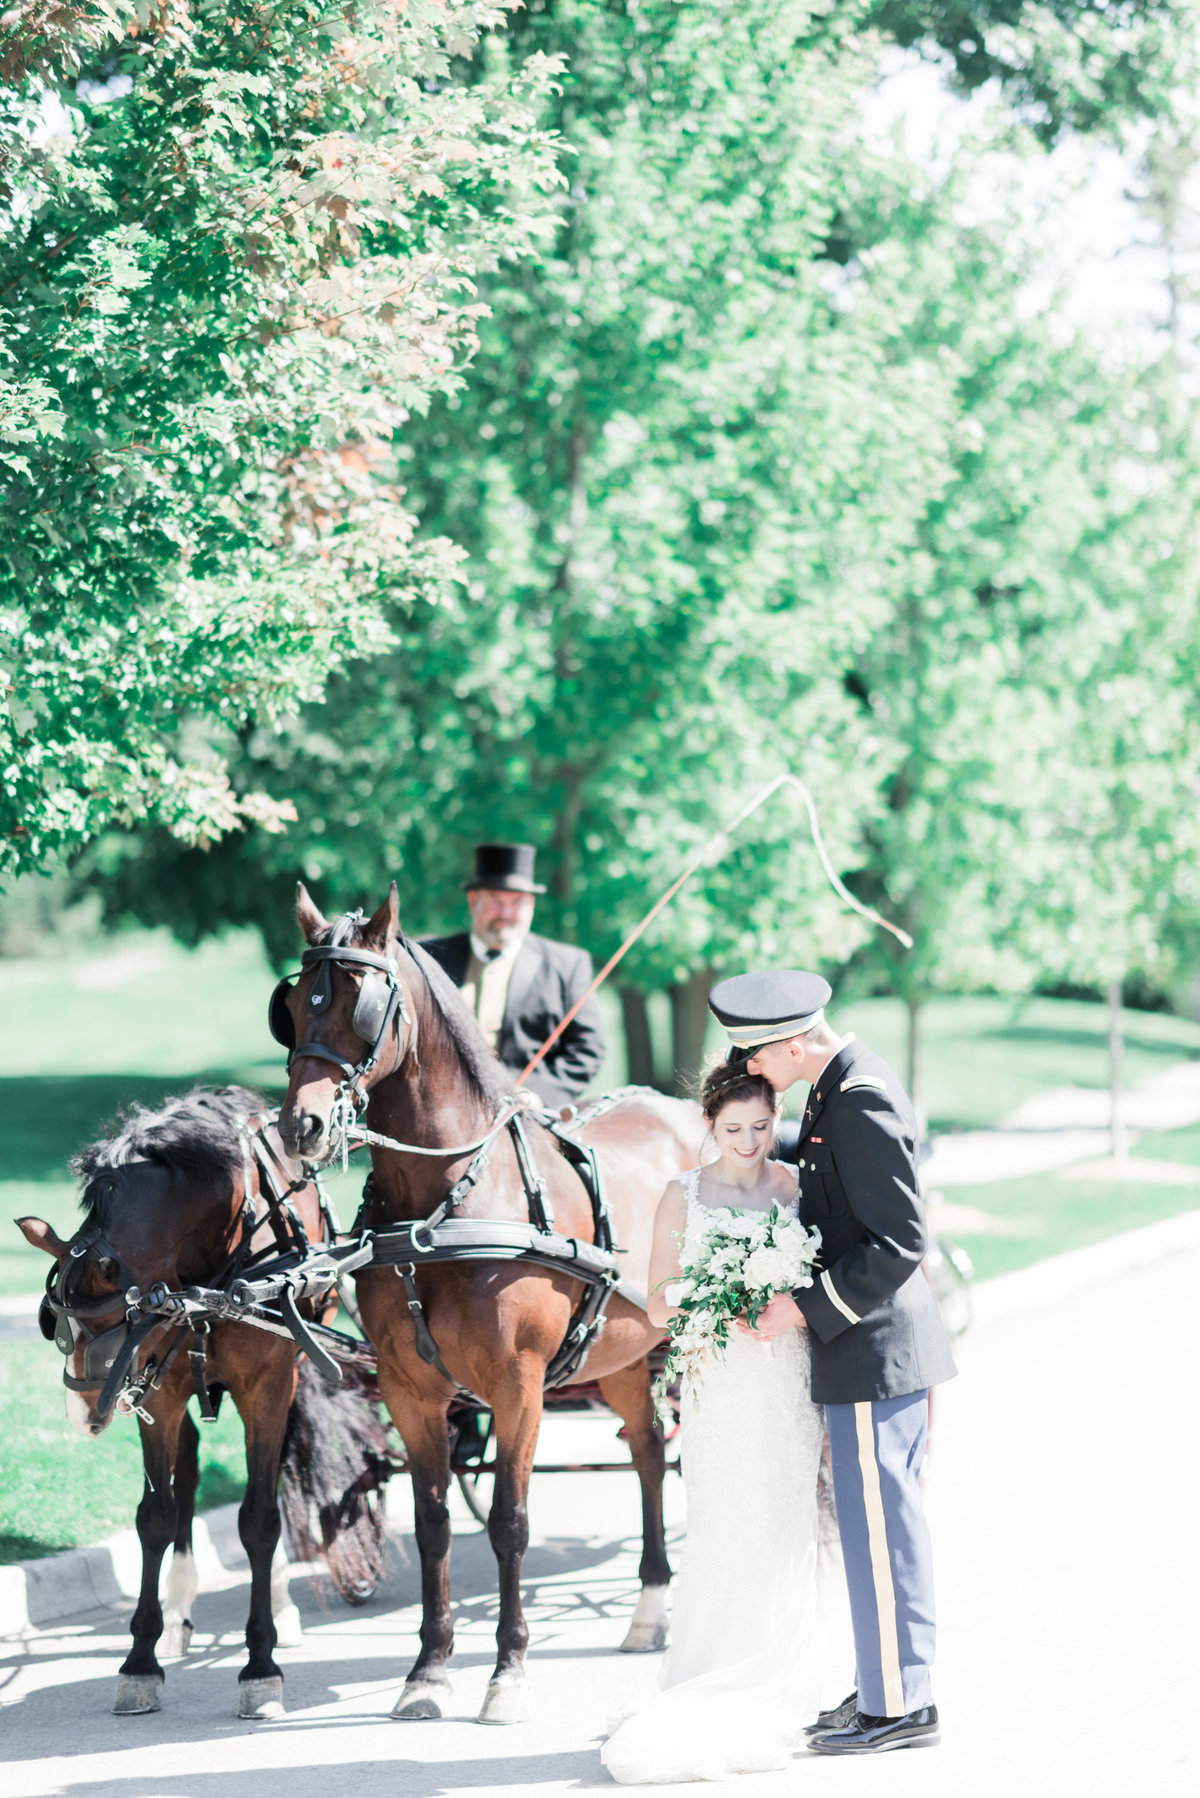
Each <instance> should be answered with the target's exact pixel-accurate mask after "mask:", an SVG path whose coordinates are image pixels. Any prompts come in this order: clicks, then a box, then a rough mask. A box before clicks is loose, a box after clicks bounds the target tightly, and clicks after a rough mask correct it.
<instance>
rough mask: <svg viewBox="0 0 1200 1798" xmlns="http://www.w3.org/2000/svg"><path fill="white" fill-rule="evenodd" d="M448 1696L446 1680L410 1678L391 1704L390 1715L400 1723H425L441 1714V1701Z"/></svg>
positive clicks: (448, 1689) (447, 1682)
mask: <svg viewBox="0 0 1200 1798" xmlns="http://www.w3.org/2000/svg"><path fill="white" fill-rule="evenodd" d="M449 1696H450V1682H449V1681H448V1680H436V1681H435V1680H431V1679H410V1680H409V1681H408V1684H407V1685H406V1686H405V1688H404V1690H403V1692H401V1694H400V1696H399V1698H397V1700H396V1702H395V1704H394V1705H393V1706H392V1716H393V1717H398V1718H399V1719H400V1721H401V1722H402V1723H427V1722H429V1721H430V1719H431V1718H434V1717H440V1716H442V1714H443V1712H442V1701H443V1699H446V1698H449Z"/></svg>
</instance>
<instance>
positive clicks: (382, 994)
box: [268, 911, 417, 1154]
mask: <svg viewBox="0 0 1200 1798" xmlns="http://www.w3.org/2000/svg"><path fill="white" fill-rule="evenodd" d="M362 921H363V913H362V912H361V911H353V912H343V914H342V916H341V917H340V918H338V920H337V922H336V923H335V924H334V926H333V929H332V931H331V933H330V937H329V941H328V942H327V943H321V944H319V945H317V946H316V947H314V948H309V949H306V950H305V951H304V953H303V955H302V956H301V957H300V973H299V974H293V975H285V976H284V978H283V979H282V980H281V981H280V982H279V983H278V985H277V986H276V988H275V990H274V992H273V993H272V994H271V1003H270V1009H269V1013H268V1017H269V1023H270V1029H271V1035H272V1036H273V1037H274V1038H275V1041H276V1042H277V1043H279V1044H281V1045H282V1047H283V1048H285V1049H286V1050H287V1052H288V1059H287V1065H288V1071H289V1073H290V1072H291V1069H292V1067H293V1066H294V1064H295V1063H296V1062H297V1061H302V1060H305V1059H309V1060H315V1061H329V1062H332V1063H333V1065H334V1067H336V1068H340V1070H341V1073H342V1079H341V1082H340V1084H339V1085H338V1088H337V1091H336V1092H335V1093H334V1096H333V1105H332V1107H331V1110H330V1118H329V1133H330V1136H331V1138H334V1139H335V1140H336V1139H337V1138H340V1139H341V1141H342V1144H343V1154H344V1146H345V1140H346V1132H347V1130H348V1129H349V1128H350V1127H351V1126H353V1125H354V1124H356V1123H357V1121H358V1115H359V1113H360V1111H362V1110H363V1108H364V1107H365V1105H366V1103H367V1093H366V1092H365V1091H364V1089H363V1084H362V1083H363V1081H364V1080H365V1079H366V1077H367V1075H368V1074H370V1073H371V1072H373V1070H374V1069H375V1068H376V1067H378V1065H379V1063H380V1060H381V1058H382V1057H383V1055H384V1052H385V1046H386V1044H387V1042H388V1039H389V1038H390V1037H391V1035H392V1032H393V1029H395V1037H396V1043H395V1059H394V1060H393V1062H392V1066H391V1067H390V1068H389V1070H388V1072H389V1074H394V1073H395V1072H396V1069H397V1068H398V1067H399V1066H400V1064H401V1062H403V1060H404V1059H405V1057H406V1056H407V1055H408V1054H409V1053H410V1052H415V1050H416V1046H417V1025H416V1020H415V1017H414V1016H412V1015H411V1014H410V1012H409V1009H408V1006H407V1004H406V1003H405V997H404V988H403V986H402V985H401V982H400V969H399V965H398V963H397V962H396V960H395V958H394V956H392V955H391V954H387V955H377V954H375V953H374V952H373V951H372V950H370V949H356V948H353V947H351V946H350V945H348V944H347V942H346V938H347V937H348V936H349V935H350V932H351V931H352V930H353V929H354V928H355V927H356V926H357V925H359V924H361V923H362ZM335 964H336V965H337V966H338V967H342V968H365V969H368V970H369V972H368V973H367V974H366V975H365V977H364V979H363V983H362V986H361V988H360V989H359V994H358V998H357V999H356V1000H355V1004H354V1011H353V1014H352V1016H351V1019H350V1027H351V1029H352V1030H353V1031H354V1034H355V1035H356V1036H357V1037H358V1038H359V1039H360V1040H361V1041H362V1042H364V1043H366V1044H368V1048H367V1052H366V1054H365V1055H363V1056H361V1057H360V1058H359V1060H358V1061H357V1062H352V1061H348V1060H347V1059H346V1057H345V1056H344V1055H339V1054H338V1052H337V1050H336V1049H332V1048H330V1046H329V1044H328V1043H326V1042H322V1040H321V1039H320V1037H318V1036H306V1037H305V1038H304V1040H303V1041H302V1042H299V1043H298V1042H297V1041H296V1036H295V1029H294V1026H293V1023H292V1014H291V1012H290V1011H289V1010H288V1006H287V1000H288V996H289V994H290V993H291V991H292V989H293V987H294V986H295V984H296V982H297V981H298V980H299V979H300V978H301V976H302V975H303V974H306V973H309V972H311V971H313V970H315V978H314V980H313V983H312V986H311V987H310V989H309V993H308V997H307V999H306V1000H305V1002H304V1010H305V1022H306V1025H307V1024H308V1023H309V1020H312V1021H314V1022H318V1023H319V1020H320V1019H322V1018H323V1017H325V1015H326V1014H327V1012H328V1010H329V1007H330V1004H331V1002H332V999H333V977H332V976H333V967H334V965H335ZM397 1022H398V1023H399V1024H400V1025H403V1027H404V1028H403V1029H402V1030H401V1029H399V1028H396V1026H397Z"/></svg>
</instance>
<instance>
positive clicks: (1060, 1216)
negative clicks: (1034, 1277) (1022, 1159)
mask: <svg viewBox="0 0 1200 1798" xmlns="http://www.w3.org/2000/svg"><path fill="white" fill-rule="evenodd" d="M1132 1154H1133V1157H1134V1159H1135V1160H1136V1161H1174V1162H1180V1163H1182V1164H1183V1165H1184V1166H1186V1167H1191V1168H1194V1169H1195V1170H1196V1178H1195V1183H1194V1184H1193V1185H1182V1186H1157V1185H1154V1184H1153V1183H1151V1182H1149V1181H1147V1180H1144V1179H1139V1178H1138V1177H1137V1175H1136V1174H1135V1175H1134V1176H1132V1177H1131V1178H1130V1179H1129V1180H1086V1179H1080V1178H1079V1177H1078V1175H1072V1172H1071V1169H1070V1168H1064V1169H1062V1170H1061V1171H1059V1170H1055V1171H1053V1172H1048V1173H1044V1174H1028V1175H1026V1176H1025V1177H1024V1178H1022V1179H1020V1180H1001V1181H997V1183H996V1184H995V1185H994V1186H959V1187H947V1188H946V1198H947V1199H948V1200H949V1201H950V1203H951V1204H956V1205H963V1206H973V1207H975V1208H976V1209H978V1210H980V1211H985V1212H987V1213H989V1215H991V1216H992V1217H995V1218H997V1219H998V1220H1000V1221H1001V1222H1002V1223H1003V1224H1004V1225H1005V1228H1004V1230H1003V1231H1002V1232H996V1233H994V1234H993V1233H991V1232H987V1233H984V1232H979V1233H976V1232H973V1231H970V1230H958V1229H955V1230H951V1231H949V1232H948V1234H950V1235H952V1236H953V1237H954V1240H955V1241H956V1242H961V1243H962V1244H963V1246H964V1247H965V1248H966V1249H967V1251H968V1252H969V1254H970V1256H971V1259H972V1261H974V1263H975V1271H976V1273H977V1274H978V1276H979V1278H980V1279H982V1280H986V1279H988V1278H990V1277H991V1275H993V1274H1007V1273H1012V1272H1013V1271H1014V1269H1016V1268H1019V1267H1030V1266H1032V1264H1033V1263H1034V1262H1035V1261H1044V1260H1045V1259H1046V1257H1047V1256H1049V1255H1062V1254H1065V1253H1066V1251H1067V1250H1068V1249H1079V1248H1083V1247H1084V1246H1085V1245H1086V1244H1087V1243H1089V1242H1103V1241H1104V1239H1105V1238H1106V1237H1108V1236H1117V1235H1119V1234H1120V1233H1121V1232H1122V1231H1125V1230H1137V1229H1140V1228H1141V1226H1142V1225H1143V1224H1156V1223H1158V1222H1159V1221H1160V1220H1161V1219H1162V1218H1165V1217H1177V1216H1179V1215H1180V1213H1181V1212H1184V1211H1196V1210H1200V1124H1191V1125H1189V1126H1187V1127H1185V1128H1184V1129H1182V1130H1158V1131H1154V1132H1152V1133H1151V1134H1149V1135H1146V1136H1143V1137H1140V1138H1139V1139H1138V1141H1137V1143H1136V1144H1135V1146H1134V1148H1133V1150H1132Z"/></svg>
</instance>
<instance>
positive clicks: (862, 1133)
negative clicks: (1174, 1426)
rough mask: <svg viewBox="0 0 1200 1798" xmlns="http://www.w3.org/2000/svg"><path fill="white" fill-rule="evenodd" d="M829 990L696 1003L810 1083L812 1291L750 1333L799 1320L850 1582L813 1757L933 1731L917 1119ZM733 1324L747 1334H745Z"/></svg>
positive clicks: (733, 1035)
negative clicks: (834, 1697)
mask: <svg viewBox="0 0 1200 1798" xmlns="http://www.w3.org/2000/svg"><path fill="white" fill-rule="evenodd" d="M829 997H830V988H829V985H828V982H827V981H825V980H822V979H821V977H820V975H819V974H807V973H802V972H798V971H788V972H776V973H761V974H742V975H739V976H737V977H736V978H735V979H732V980H723V981H721V983H720V984H719V985H718V986H715V987H714V988H713V990H712V992H711V994H710V995H709V1005H710V1007H711V1009H712V1011H713V1014H714V1016H715V1017H716V1018H717V1019H718V1021H719V1022H720V1023H721V1024H723V1025H724V1027H725V1030H726V1032H727V1034H728V1036H729V1040H730V1043H731V1045H732V1046H731V1048H730V1050H729V1059H730V1061H744V1062H745V1064H746V1067H747V1069H748V1071H749V1072H750V1073H752V1074H759V1075H762V1076H763V1077H764V1078H765V1079H767V1080H768V1081H770V1083H771V1085H772V1086H773V1087H774V1088H775V1090H776V1092H784V1091H785V1090H786V1089H787V1088H788V1087H789V1086H793V1085H795V1083H796V1082H797V1081H799V1080H803V1081H807V1082H809V1084H810V1088H811V1090H810V1092H809V1095H808V1103H807V1105H806V1108H805V1112H804V1117H803V1119H802V1121H801V1126H800V1143H799V1155H798V1159H799V1169H800V1219H801V1222H802V1223H804V1224H806V1225H808V1226H810V1227H812V1226H815V1227H816V1228H817V1229H819V1230H820V1232H821V1243H822V1247H821V1254H820V1257H819V1259H818V1263H817V1268H818V1269H819V1272H817V1271H816V1270H814V1271H815V1272H816V1278H815V1279H814V1281H813V1284H812V1285H811V1286H808V1287H802V1288H800V1289H798V1290H797V1291H795V1292H792V1293H786V1292H783V1293H776V1295H775V1297H774V1298H773V1299H772V1300H771V1301H770V1303H769V1304H768V1306H767V1307H766V1309H765V1310H764V1312H763V1313H762V1316H761V1317H760V1319H759V1322H758V1325H757V1331H758V1334H760V1335H762V1336H765V1337H768V1338H774V1337H776V1336H780V1335H782V1334H783V1333H784V1332H785V1331H786V1330H793V1329H807V1331H808V1335H809V1341H810V1344H811V1347H812V1396H813V1398H814V1399H815V1400H816V1402H817V1403H818V1404H823V1405H824V1407H825V1421H826V1425H827V1427H828V1430H829V1441H830V1447H831V1450H832V1458H833V1488H834V1497H835V1500H836V1502H837V1514H838V1525H839V1529H840V1531H841V1537H842V1552H843V1557H844V1560H845V1564H846V1584H847V1586H848V1587H849V1592H850V1614H851V1619H852V1622H853V1625H854V1650H855V1660H856V1664H857V1669H858V1690H857V1692H855V1693H854V1694H852V1696H851V1697H850V1698H848V1699H847V1700H846V1701H845V1703H844V1704H843V1705H842V1706H840V1707H839V1709H838V1710H837V1711H836V1712H832V1713H826V1714H825V1715H824V1716H823V1717H822V1718H821V1719H820V1721H819V1725H818V1728H817V1730H816V1732H815V1733H813V1734H812V1743H811V1745H812V1747H813V1748H815V1749H817V1750H818V1751H819V1752H821V1753H823V1754H874V1753H879V1752H880V1751H881V1750H883V1749H889V1748H907V1747H910V1746H913V1745H924V1744H926V1743H930V1742H933V1741H936V1739H937V1728H938V1715H937V1707H936V1706H935V1705H934V1703H933V1694H932V1691H931V1689H930V1669H931V1667H932V1664H933V1648H934V1620H933V1564H932V1559H931V1555H930V1547H929V1530H928V1528H927V1526H926V1522H925V1514H924V1509H923V1506H922V1502H921V1490H920V1485H919V1478H920V1472H921V1460H922V1455H923V1452H924V1447H925V1433H926V1429H927V1427H928V1420H929V1388H930V1387H931V1386H933V1385H936V1384H937V1383H938V1381H940V1380H948V1379H950V1378H952V1377H953V1374H954V1371H955V1368H954V1362H953V1360H952V1359H951V1355H950V1344H949V1341H948V1340H947V1337H946V1332H945V1330H944V1329H943V1327H942V1322H941V1319H940V1317H939V1316H938V1310H937V1305H936V1304H935V1302H934V1296H933V1289H932V1287H931V1286H930V1284H929V1282H928V1280H927V1279H926V1278H925V1275H924V1273H923V1271H922V1268H921V1262H922V1260H923V1258H924V1255H925V1247H926V1231H925V1213H924V1208H923V1206H922V1204H921V1196H920V1192H919V1190H918V1185H917V1124H916V1119H915V1117H914V1115H913V1109H912V1106H911V1104H910V1102H909V1099H908V1095H907V1094H906V1093H905V1091H904V1088H903V1087H902V1086H901V1084H900V1082H899V1080H898V1079H897V1078H896V1075H895V1074H894V1073H893V1072H892V1070H891V1068H890V1067H889V1066H888V1065H887V1063H886V1062H885V1061H882V1060H881V1059H880V1057H879V1056H878V1055H874V1054H872V1052H871V1051H870V1049H868V1048H866V1047H865V1046H864V1045H863V1044H862V1043H860V1042H859V1041H857V1039H856V1038H855V1037H853V1036H838V1035H836V1034H835V1032H834V1031H833V1030H832V1029H831V1028H830V1026H829V1024H828V1023H827V1022H826V1019H825V1010H824V1008H825V1004H826V1002H827V1000H828V999H829ZM743 1327H747V1326H743Z"/></svg>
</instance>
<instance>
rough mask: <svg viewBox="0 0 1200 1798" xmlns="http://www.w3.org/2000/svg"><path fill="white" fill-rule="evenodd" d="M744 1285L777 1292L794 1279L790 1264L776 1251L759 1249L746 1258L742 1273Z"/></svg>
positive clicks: (785, 1257) (784, 1256)
mask: <svg viewBox="0 0 1200 1798" xmlns="http://www.w3.org/2000/svg"><path fill="white" fill-rule="evenodd" d="M742 1277H743V1279H744V1280H745V1282H746V1285H747V1286H749V1287H751V1288H755V1289H758V1290H762V1289H764V1288H767V1287H769V1288H770V1289H771V1290H772V1291H775V1292H778V1291H780V1290H781V1289H782V1288H784V1287H786V1286H788V1285H790V1284H791V1283H792V1281H793V1279H794V1271H793V1268H792V1264H791V1262H790V1261H789V1260H788V1258H787V1256H786V1255H782V1254H781V1253H780V1252H779V1250H778V1249H772V1248H761V1249H755V1250H754V1252H753V1253H752V1254H750V1255H748V1256H747V1257H746V1265H745V1268H744V1269H743V1272H742Z"/></svg>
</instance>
